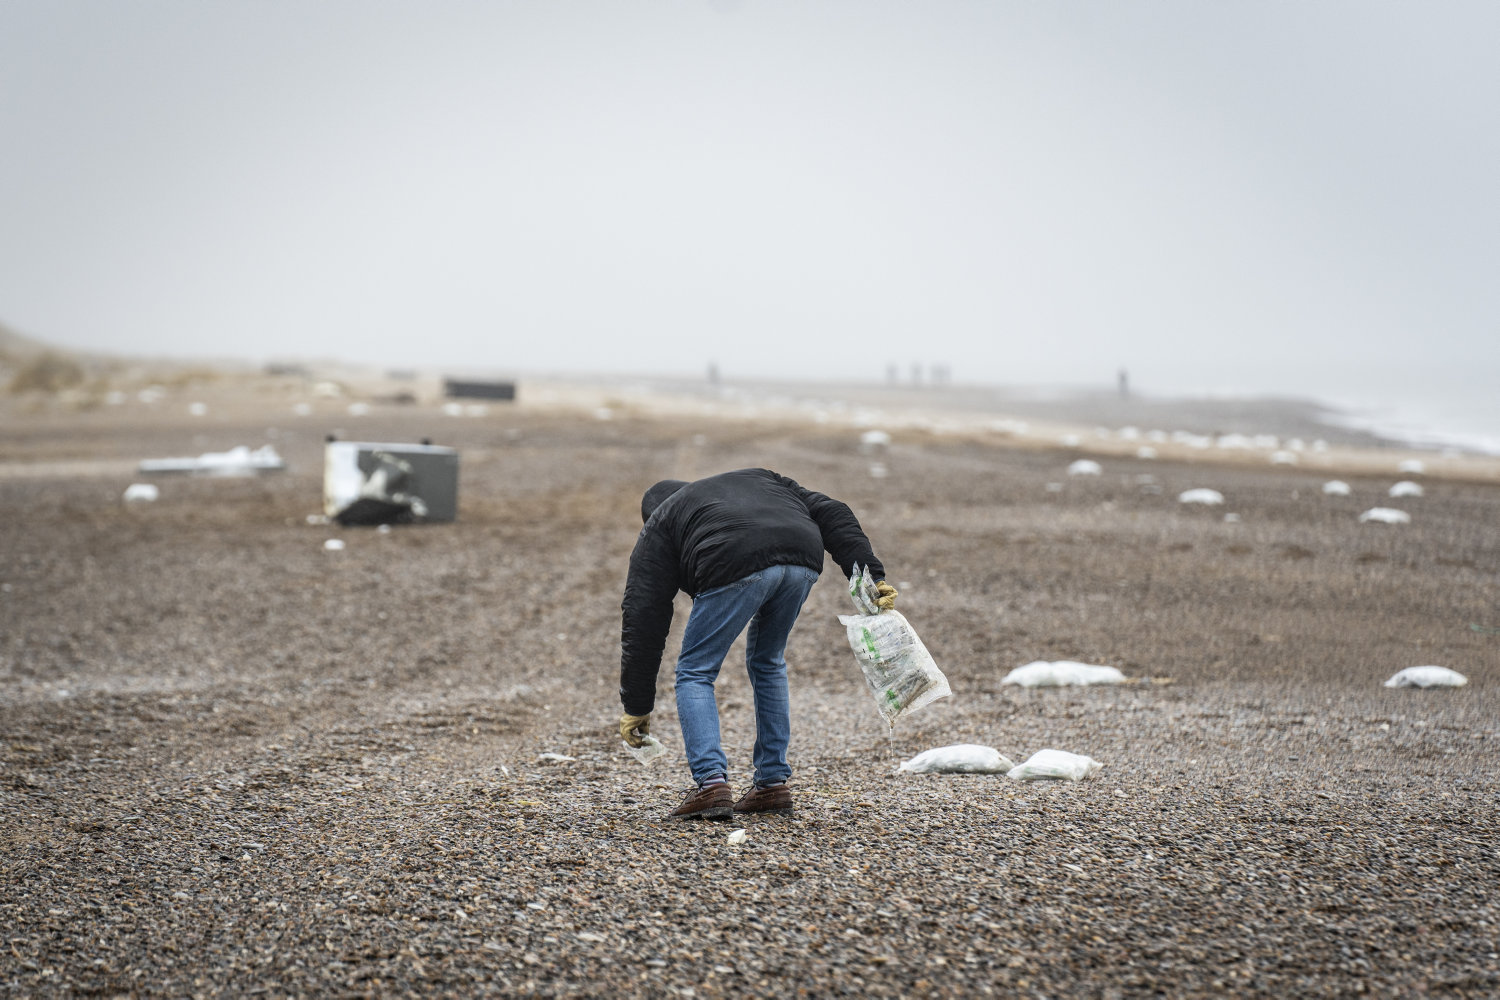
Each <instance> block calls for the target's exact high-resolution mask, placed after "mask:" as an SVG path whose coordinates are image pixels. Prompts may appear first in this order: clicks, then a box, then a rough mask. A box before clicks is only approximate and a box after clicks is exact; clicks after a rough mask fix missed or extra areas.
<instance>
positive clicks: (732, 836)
mask: <svg viewBox="0 0 1500 1000" xmlns="http://www.w3.org/2000/svg"><path fill="white" fill-rule="evenodd" d="M748 836H749V834H747V833H746V832H745V830H744V828H743V827H741V828H740V829H738V830H730V831H729V838H728V840H729V843H730V844H731V845H736V844H743V843H744V842H745V838H746V837H748Z"/></svg>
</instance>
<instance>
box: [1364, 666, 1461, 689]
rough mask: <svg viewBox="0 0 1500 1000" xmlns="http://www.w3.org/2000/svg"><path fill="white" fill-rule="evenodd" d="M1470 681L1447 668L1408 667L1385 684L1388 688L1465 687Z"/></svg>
mask: <svg viewBox="0 0 1500 1000" xmlns="http://www.w3.org/2000/svg"><path fill="white" fill-rule="evenodd" d="M1467 683H1469V679H1468V678H1467V677H1465V676H1464V675H1463V674H1461V673H1459V672H1458V671H1457V670H1449V669H1448V668H1447V667H1407V668H1406V669H1405V670H1401V671H1398V672H1397V673H1396V675H1395V676H1394V677H1392V678H1391V679H1390V680H1388V681H1386V682H1385V686H1386V687H1388V688H1404V687H1417V688H1429V687H1463V686H1464V685H1465V684H1467Z"/></svg>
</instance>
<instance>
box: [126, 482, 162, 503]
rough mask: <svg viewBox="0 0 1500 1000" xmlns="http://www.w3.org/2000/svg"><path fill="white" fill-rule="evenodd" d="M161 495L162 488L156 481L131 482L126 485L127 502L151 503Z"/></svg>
mask: <svg viewBox="0 0 1500 1000" xmlns="http://www.w3.org/2000/svg"><path fill="white" fill-rule="evenodd" d="M159 496H161V490H159V489H157V488H156V485H155V484H154V483H131V484H130V485H129V486H127V487H125V502H126V503H136V502H137V501H140V502H144V503H150V502H151V501H152V500H155V499H156V498H157V497H159Z"/></svg>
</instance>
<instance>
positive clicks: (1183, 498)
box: [1177, 487, 1224, 504]
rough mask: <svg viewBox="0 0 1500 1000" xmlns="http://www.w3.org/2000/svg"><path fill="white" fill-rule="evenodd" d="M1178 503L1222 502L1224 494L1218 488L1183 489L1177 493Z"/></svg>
mask: <svg viewBox="0 0 1500 1000" xmlns="http://www.w3.org/2000/svg"><path fill="white" fill-rule="evenodd" d="M1177 502H1178V503H1203V504H1217V503H1223V502H1224V494H1222V493H1220V492H1219V491H1218V490H1210V489H1205V488H1201V487H1200V488H1199V489H1196V490H1185V491H1184V492H1182V493H1179V494H1177Z"/></svg>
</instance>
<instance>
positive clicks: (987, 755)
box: [896, 743, 1016, 774]
mask: <svg viewBox="0 0 1500 1000" xmlns="http://www.w3.org/2000/svg"><path fill="white" fill-rule="evenodd" d="M1015 766H1016V765H1015V764H1013V763H1012V762H1011V761H1010V759H1009V758H1008V757H1006V756H1005V755H1004V754H1003V753H1001V752H1000V751H999V750H996V749H995V748H994V747H986V746H980V745H979V744H977V743H955V744H953V745H952V746H947V747H933V748H932V749H931V750H923V751H922V752H921V753H919V754H917V755H916V756H915V757H913V758H912V759H911V760H908V761H903V762H902V763H901V766H900V767H898V768H896V770H897V771H909V772H911V773H912V774H1006V773H1008V772H1009V771H1010V769H1011V768H1013V767H1015Z"/></svg>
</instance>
